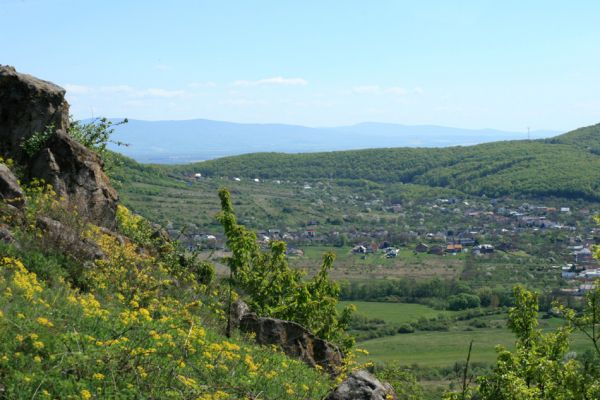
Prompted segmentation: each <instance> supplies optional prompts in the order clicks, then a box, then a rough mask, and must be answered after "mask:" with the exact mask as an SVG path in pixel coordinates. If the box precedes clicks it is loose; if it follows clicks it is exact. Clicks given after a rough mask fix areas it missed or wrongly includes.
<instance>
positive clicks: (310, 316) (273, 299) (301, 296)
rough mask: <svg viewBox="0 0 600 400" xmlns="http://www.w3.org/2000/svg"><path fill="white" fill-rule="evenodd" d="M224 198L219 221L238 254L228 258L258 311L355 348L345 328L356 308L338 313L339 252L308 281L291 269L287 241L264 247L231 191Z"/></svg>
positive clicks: (233, 277) (235, 282)
mask: <svg viewBox="0 0 600 400" xmlns="http://www.w3.org/2000/svg"><path fill="white" fill-rule="evenodd" d="M219 197H220V199H221V212H220V213H219V214H218V216H217V219H218V220H219V222H221V224H222V225H223V228H224V230H225V235H226V236H227V246H228V247H229V249H230V250H231V252H232V255H231V256H230V257H228V258H227V264H228V266H229V268H230V271H231V283H232V284H233V285H235V286H236V287H237V288H238V289H239V290H241V291H242V294H243V295H245V296H246V300H247V301H248V303H249V305H250V307H251V308H252V309H253V311H255V312H256V313H257V314H259V315H263V316H271V317H276V318H281V319H287V320H290V321H294V322H297V323H299V324H302V325H304V326H305V327H306V328H308V329H309V330H311V331H312V332H313V333H314V334H316V335H317V336H320V337H321V338H323V339H326V340H331V341H334V342H336V343H337V344H338V345H340V346H341V347H342V348H343V349H349V348H350V347H352V345H353V343H354V341H353V339H352V337H351V336H349V335H348V334H347V333H346V332H345V329H346V327H347V326H348V324H349V322H350V315H351V313H352V311H353V309H352V308H351V307H349V308H346V309H345V310H344V311H342V312H341V313H339V312H338V311H337V302H338V298H339V294H340V289H339V286H338V285H337V283H335V282H332V281H331V280H330V279H329V274H328V272H329V270H330V269H331V267H332V266H333V261H334V259H335V254H334V253H325V254H324V255H323V264H322V265H321V269H320V271H319V272H318V273H317V274H316V275H315V276H314V277H313V278H312V279H309V280H305V279H304V275H303V273H302V272H300V271H298V270H295V269H292V268H290V267H289V265H288V262H287V258H286V249H287V246H286V243H285V242H282V241H272V242H270V243H269V248H268V250H266V251H265V250H263V249H262V248H261V246H260V244H259V243H258V241H257V240H256V234H255V233H254V232H252V231H250V230H248V229H246V228H245V227H244V226H243V225H240V224H238V223H237V218H236V216H235V213H234V211H233V205H232V203H231V195H230V193H229V191H228V190H226V189H221V190H220V191H219Z"/></svg>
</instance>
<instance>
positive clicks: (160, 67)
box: [154, 64, 171, 71]
mask: <svg viewBox="0 0 600 400" xmlns="http://www.w3.org/2000/svg"><path fill="white" fill-rule="evenodd" d="M154 69H157V70H159V71H168V70H170V69H171V66H170V65H167V64H156V65H155V66H154Z"/></svg>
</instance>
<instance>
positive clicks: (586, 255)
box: [572, 247, 594, 264]
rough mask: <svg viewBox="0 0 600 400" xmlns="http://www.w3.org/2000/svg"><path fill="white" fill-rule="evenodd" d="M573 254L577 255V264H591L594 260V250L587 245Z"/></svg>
mask: <svg viewBox="0 0 600 400" xmlns="http://www.w3.org/2000/svg"><path fill="white" fill-rule="evenodd" d="M572 254H573V255H574V256H575V263H577V264H591V263H593V262H594V257H593V254H592V251H591V250H590V249H588V248H587V247H586V248H583V249H581V250H577V251H574V252H573V253H572Z"/></svg>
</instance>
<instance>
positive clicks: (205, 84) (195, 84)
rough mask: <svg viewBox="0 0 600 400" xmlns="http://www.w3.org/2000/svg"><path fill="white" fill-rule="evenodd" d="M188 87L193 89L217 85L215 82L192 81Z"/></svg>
mask: <svg viewBox="0 0 600 400" xmlns="http://www.w3.org/2000/svg"><path fill="white" fill-rule="evenodd" d="M188 86H189V87H191V88H193V89H199V88H213V87H217V84H216V83H214V82H192V83H190V84H189V85H188Z"/></svg>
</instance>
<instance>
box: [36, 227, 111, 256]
mask: <svg viewBox="0 0 600 400" xmlns="http://www.w3.org/2000/svg"><path fill="white" fill-rule="evenodd" d="M36 226H37V227H38V228H39V229H41V230H42V231H43V232H44V236H43V237H42V238H41V239H40V240H43V241H46V242H48V243H49V244H51V245H53V247H55V248H60V249H63V250H64V251H65V252H66V253H68V254H69V255H70V256H72V257H74V258H75V259H81V260H97V259H101V258H104V257H105V255H104V253H103V252H102V250H101V249H100V247H98V245H97V244H96V243H94V242H93V241H91V240H88V239H82V235H81V234H80V233H79V232H77V231H75V230H74V229H73V228H71V227H69V226H66V225H65V224H63V223H61V222H59V221H56V220H54V219H52V218H48V217H39V218H38V219H37V221H36Z"/></svg>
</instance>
